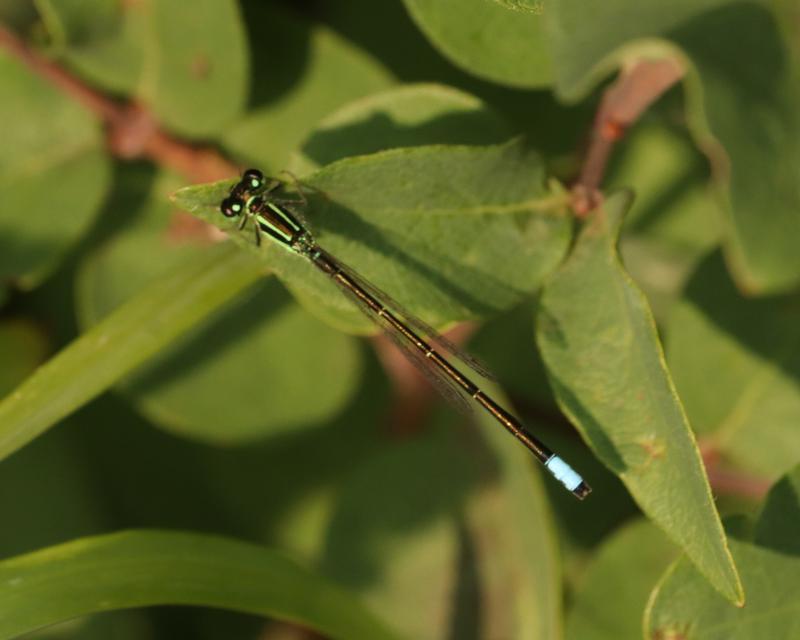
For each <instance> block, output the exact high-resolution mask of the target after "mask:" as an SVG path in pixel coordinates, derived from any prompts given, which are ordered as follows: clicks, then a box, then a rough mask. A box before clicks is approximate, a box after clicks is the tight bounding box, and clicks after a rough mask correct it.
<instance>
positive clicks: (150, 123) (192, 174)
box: [0, 25, 238, 182]
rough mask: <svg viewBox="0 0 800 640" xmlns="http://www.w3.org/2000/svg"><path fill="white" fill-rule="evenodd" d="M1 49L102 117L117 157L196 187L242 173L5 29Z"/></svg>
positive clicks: (0, 30) (0, 28)
mask: <svg viewBox="0 0 800 640" xmlns="http://www.w3.org/2000/svg"><path fill="white" fill-rule="evenodd" d="M0 49H4V50H5V51H7V52H8V53H9V54H10V55H11V56H13V57H14V58H16V59H17V60H19V61H20V62H21V63H23V64H24V65H25V66H27V67H28V68H29V69H30V70H31V71H32V72H33V73H34V74H36V75H38V76H39V77H41V78H44V79H45V80H47V81H48V82H50V83H51V84H52V85H53V86H55V87H56V88H57V89H59V90H60V91H62V92H63V93H65V94H66V95H68V96H69V97H71V98H72V99H74V100H75V101H77V102H79V103H80V104H81V105H83V106H84V107H85V108H86V109H87V110H88V111H90V112H92V113H93V114H94V115H95V116H97V118H98V119H100V120H101V121H102V122H103V123H104V125H105V127H106V141H107V144H108V148H109V151H110V152H111V153H112V154H113V155H115V156H117V157H119V158H123V159H126V160H130V159H134V158H148V159H150V160H152V161H153V162H154V163H156V164H157V165H158V166H162V167H166V168H168V169H171V170H173V171H175V172H177V173H179V174H180V175H182V176H184V177H185V178H186V179H187V180H190V181H192V182H209V181H211V180H218V179H220V178H224V177H227V176H230V175H232V174H236V173H237V172H238V170H237V167H236V166H235V165H234V164H233V163H231V162H230V161H229V160H227V159H226V158H224V157H223V156H222V155H221V154H220V153H219V152H218V151H217V150H216V149H214V148H212V147H203V146H197V145H193V144H190V143H188V142H185V141H182V140H179V139H177V138H174V137H172V136H171V135H170V134H168V133H167V132H166V131H164V130H162V129H161V128H160V127H159V125H158V123H157V121H156V120H155V118H154V117H153V115H152V114H151V113H150V112H149V111H148V110H147V109H146V108H144V107H143V106H141V105H136V104H127V105H126V104H123V103H120V102H117V101H115V100H112V99H110V98H108V97H107V96H105V95H103V94H102V93H100V92H98V91H95V90H94V89H92V88H90V87H89V86H87V85H86V84H85V83H84V82H83V81H81V80H80V79H78V78H76V77H75V76H73V75H72V74H70V73H69V72H68V71H66V70H65V69H63V68H61V67H60V66H59V65H58V64H56V63H55V62H53V61H51V60H48V59H47V58H45V57H44V56H42V55H41V54H40V53H38V52H36V51H34V50H33V49H32V48H30V47H29V46H28V45H27V44H26V43H25V42H24V41H23V40H22V39H20V38H19V37H17V35H16V34H14V33H13V32H12V31H10V30H8V29H7V28H6V27H4V26H2V25H0Z"/></svg>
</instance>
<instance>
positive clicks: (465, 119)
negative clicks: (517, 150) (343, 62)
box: [291, 84, 512, 175]
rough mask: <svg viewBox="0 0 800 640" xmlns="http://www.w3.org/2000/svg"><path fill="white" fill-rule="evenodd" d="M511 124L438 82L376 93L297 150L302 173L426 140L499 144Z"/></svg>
mask: <svg viewBox="0 0 800 640" xmlns="http://www.w3.org/2000/svg"><path fill="white" fill-rule="evenodd" d="M511 136H512V130H511V127H510V126H509V125H508V123H506V122H505V121H504V120H503V119H502V118H500V117H499V116H498V115H497V114H495V113H494V112H493V111H492V110H491V109H490V108H489V107H488V106H486V105H485V104H484V103H483V102H481V101H480V100H478V99H477V98H475V97H473V96H471V95H469V94H468V93H464V92H463V91H459V90H457V89H453V88H451V87H447V86H444V85H437V84H413V85H404V86H402V87H399V88H396V89H389V90H388V91H384V92H382V93H377V94H373V95H370V96H367V97H365V98H361V99H360V100H356V101H355V102H351V103H349V104H347V105H345V106H344V107H342V108H341V109H339V110H337V111H335V112H334V113H332V114H331V115H330V116H328V117H327V118H324V119H323V120H322V121H321V122H320V123H319V124H318V125H317V127H316V128H315V129H314V131H312V132H311V134H310V135H309V136H308V138H307V139H306V141H305V142H303V144H302V145H301V146H300V150H299V151H298V152H296V153H295V155H294V157H293V159H292V163H291V169H292V170H293V171H294V172H295V173H296V174H298V175H303V174H306V173H310V172H311V171H313V170H315V169H318V168H319V167H321V166H324V165H326V164H330V163H331V162H334V161H336V160H341V159H343V158H347V157H349V156H356V155H366V154H369V153H375V152H377V151H383V150H385V149H392V148H398V147H413V146H418V145H425V144H475V145H477V144H497V143H500V142H503V141H505V140H508V139H509V138H510V137H511Z"/></svg>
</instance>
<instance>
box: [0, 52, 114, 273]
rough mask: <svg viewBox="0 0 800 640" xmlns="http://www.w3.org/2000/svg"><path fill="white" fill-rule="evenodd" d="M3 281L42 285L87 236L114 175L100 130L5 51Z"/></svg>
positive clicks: (0, 103)
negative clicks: (16, 280) (87, 231)
mask: <svg viewBox="0 0 800 640" xmlns="http://www.w3.org/2000/svg"><path fill="white" fill-rule="evenodd" d="M0 78H2V85H3V99H2V100H0V140H2V141H3V151H4V153H3V154H2V157H0V202H2V203H3V205H2V208H0V281H2V280H4V279H6V278H18V279H20V283H21V284H22V285H23V286H24V287H31V286H33V285H35V284H37V283H38V282H39V281H40V280H41V279H42V278H43V277H44V276H45V275H46V274H47V273H48V272H49V271H50V270H51V269H52V268H53V267H54V266H55V265H56V264H57V263H58V262H59V260H61V258H62V257H63V255H64V254H65V253H66V251H67V250H68V249H69V248H70V247H71V246H72V245H73V244H74V243H75V241H76V240H77V239H78V238H80V236H81V235H82V234H83V233H84V232H85V231H86V229H87V228H88V226H89V224H90V223H91V221H92V218H93V216H94V214H95V212H96V210H97V208H98V206H99V205H100V202H101V201H102V199H103V196H104V195H105V192H106V189H107V187H108V185H109V181H110V170H109V164H108V160H107V158H106V153H105V150H104V148H103V137H102V132H101V131H100V127H99V126H98V124H97V123H96V122H95V121H94V120H93V119H92V118H91V117H90V116H89V114H88V113H87V112H86V111H84V110H83V109H82V108H81V107H80V106H78V105H77V104H76V103H75V102H74V101H72V100H70V99H69V98H67V97H66V96H64V94H62V93H61V92H59V91H58V90H56V89H55V88H54V87H53V86H52V85H50V84H49V83H47V82H45V81H44V80H43V79H41V78H39V77H36V76H34V75H32V74H31V73H30V72H29V71H28V69H27V68H26V67H23V66H21V65H20V64H19V63H18V62H17V61H16V60H13V59H11V58H10V57H8V55H7V54H6V53H4V52H2V51H0Z"/></svg>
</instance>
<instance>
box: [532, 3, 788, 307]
mask: <svg viewBox="0 0 800 640" xmlns="http://www.w3.org/2000/svg"><path fill="white" fill-rule="evenodd" d="M548 15H549V16H551V20H550V23H549V32H550V35H551V41H552V43H553V59H554V60H555V73H556V77H557V86H558V89H559V91H560V93H561V94H562V95H563V96H565V97H567V98H569V99H577V98H578V97H580V96H583V95H585V94H586V93H588V91H589V89H590V88H591V86H592V85H594V84H596V83H597V82H599V81H600V79H601V78H602V77H603V76H604V75H606V74H607V73H609V72H610V71H611V70H613V69H614V68H615V67H617V66H624V65H626V64H630V63H631V62H632V61H634V60H636V59H641V58H643V57H644V58H647V57H653V56H656V57H667V56H675V55H678V56H679V57H680V58H681V59H682V60H685V61H686V63H687V64H688V68H689V74H688V76H687V80H686V87H687V113H688V119H689V123H690V126H691V129H692V132H693V135H694V137H695V138H696V140H697V142H698V145H699V146H700V147H701V148H703V149H704V150H706V152H707V153H708V154H709V157H710V159H711V161H712V163H713V164H714V167H715V171H714V175H715V185H716V187H717V191H718V193H719V195H720V196H721V198H720V199H721V200H722V201H723V210H724V214H725V216H724V221H725V238H726V250H727V253H728V258H729V260H730V262H731V264H732V267H733V269H734V272H735V274H736V277H737V280H738V282H739V283H740V285H741V286H742V287H743V288H746V289H748V290H751V291H758V292H775V291H781V290H787V289H790V288H792V287H795V286H797V284H798V283H799V282H800V260H797V255H796V243H795V242H794V237H793V233H792V232H793V230H794V229H796V228H797V227H798V224H799V223H800V191H798V189H797V188H796V185H797V174H796V167H797V164H798V161H800V115H799V114H800V108H798V105H800V92H799V91H798V90H797V78H798V77H800V71H799V70H798V69H799V67H798V65H797V64H796V63H795V64H794V65H792V61H791V60H790V58H789V54H788V52H787V50H786V49H785V47H784V44H783V42H782V39H781V33H780V31H779V29H778V26H777V24H776V22H775V19H774V17H773V15H772V14H771V13H770V12H769V10H768V8H766V7H764V6H761V5H759V4H757V3H750V2H747V3H745V2H732V0H703V1H701V2H697V1H694V0H680V1H679V2H671V3H669V4H664V3H661V4H659V3H641V2H635V1H634V0H615V1H614V2H612V3H611V4H609V3H608V2H606V3H602V4H595V5H592V6H591V7H588V6H587V5H586V3H585V2H581V1H580V0H562V1H561V2H559V3H557V4H555V5H553V10H552V11H549V12H548ZM765 212H766V213H765Z"/></svg>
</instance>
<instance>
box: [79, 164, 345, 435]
mask: <svg viewBox="0 0 800 640" xmlns="http://www.w3.org/2000/svg"><path fill="white" fill-rule="evenodd" d="M140 173H141V172H139V173H134V172H129V174H124V175H122V176H121V177H120V180H119V182H120V183H121V184H120V188H119V189H118V192H117V193H116V194H115V198H114V200H113V201H112V202H111V203H110V204H109V207H108V209H107V210H106V212H105V216H104V220H105V221H106V222H107V223H108V224H110V225H115V226H118V227H119V228H120V229H123V232H122V233H118V234H117V235H115V236H114V237H113V238H112V239H111V240H110V241H109V242H106V243H105V244H103V245H102V246H99V247H97V248H96V249H95V250H94V251H93V252H92V253H91V254H90V256H89V258H88V259H87V260H86V261H85V262H84V264H83V266H82V268H81V269H80V271H79V275H78V301H77V306H78V315H79V318H80V319H81V321H82V322H81V324H82V326H83V327H85V328H88V327H91V326H92V325H94V324H96V323H97V322H99V321H100V320H101V318H103V317H104V316H106V315H107V314H108V313H110V312H111V311H112V310H113V309H114V308H116V307H117V306H119V305H121V304H123V303H124V301H126V300H129V299H132V298H133V297H134V296H135V295H137V294H138V293H140V292H141V291H143V290H145V289H146V288H147V287H148V286H150V285H151V284H152V283H154V282H156V281H157V280H159V279H162V278H164V277H168V274H170V273H171V272H172V271H173V270H174V269H176V268H178V269H179V268H181V265H182V264H183V263H184V262H185V261H186V260H187V259H191V256H197V255H198V254H199V253H202V252H207V251H208V250H209V245H208V243H199V242H191V241H190V239H191V238H189V239H187V238H181V235H180V228H179V227H176V221H175V220H173V219H172V217H171V216H170V213H171V206H170V204H169V202H168V201H167V199H166V198H165V197H164V194H165V193H169V191H170V190H171V186H174V185H175V180H174V178H172V179H170V178H165V177H159V178H157V179H156V180H155V181H154V184H153V185H152V186H151V187H150V192H149V193H147V191H146V189H147V188H148V185H147V184H146V183H143V177H142V176H141V175H140ZM145 194H146V195H145ZM142 256H148V259H147V260H142ZM360 365H361V358H360V353H359V349H358V345H357V343H356V341H355V340H353V339H352V338H350V337H349V336H346V335H343V334H342V333H341V332H338V331H335V330H334V329H331V328H330V327H328V326H327V325H325V324H323V323H322V322H320V321H319V320H317V319H316V318H314V317H313V316H311V315H310V314H308V313H307V312H305V311H303V310H302V309H301V308H300V307H299V306H297V305H296V304H293V303H292V300H291V298H290V297H289V296H288V295H287V293H286V291H285V290H284V289H283V288H282V287H281V286H280V285H279V284H278V283H277V282H276V281H275V280H274V279H273V280H265V281H264V282H263V283H261V284H260V285H259V286H258V287H255V288H254V289H252V290H251V291H250V292H249V294H248V295H247V296H245V297H242V298H239V299H237V300H236V301H235V302H234V303H233V304H231V305H228V306H226V307H225V308H224V309H220V310H219V311H218V312H216V313H215V314H214V315H213V316H212V317H210V318H209V320H208V321H206V322H204V323H202V324H201V325H198V326H197V327H196V328H195V329H194V330H192V331H191V332H189V333H187V334H186V335H184V336H182V337H181V339H180V340H178V341H176V342H175V343H174V344H172V345H170V346H168V347H167V348H165V349H164V350H163V351H162V352H161V353H159V354H158V355H157V356H155V357H154V358H153V359H152V360H151V361H150V362H148V363H147V364H146V365H145V366H144V367H142V368H141V369H139V370H137V371H136V373H135V374H133V375H132V376H131V377H128V378H126V379H125V380H123V381H122V383H121V384H122V388H123V389H124V390H125V392H126V396H127V397H128V398H130V399H132V400H133V402H134V403H135V404H136V406H137V407H138V408H139V409H140V410H141V411H142V412H143V413H144V414H145V415H146V416H148V417H149V418H150V419H151V420H152V421H153V422H154V423H155V424H157V425H159V426H161V427H163V428H165V429H168V430H171V431H174V432H176V433H179V434H182V435H185V436H191V437H195V438H199V439H202V440H206V441H211V442H218V443H219V442H224V443H229V444H230V443H241V442H245V441H248V440H253V439H256V438H260V437H264V436H265V435H274V434H277V433H280V432H285V431H290V430H293V429H297V428H301V427H308V426H311V425H314V424H317V423H319V422H320V421H322V420H324V419H325V418H327V417H329V416H331V415H334V414H336V413H338V412H339V411H341V410H342V408H343V407H344V405H345V404H346V403H347V402H348V400H349V399H350V398H351V396H352V395H353V393H354V392H355V390H356V386H357V385H358V382H359V378H360V373H361V366H360ZM223 380H224V381H225V382H224V384H223V385H221V384H220V381H223ZM223 389H224V390H223ZM309 389H313V390H314V393H311V394H310V393H309Z"/></svg>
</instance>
